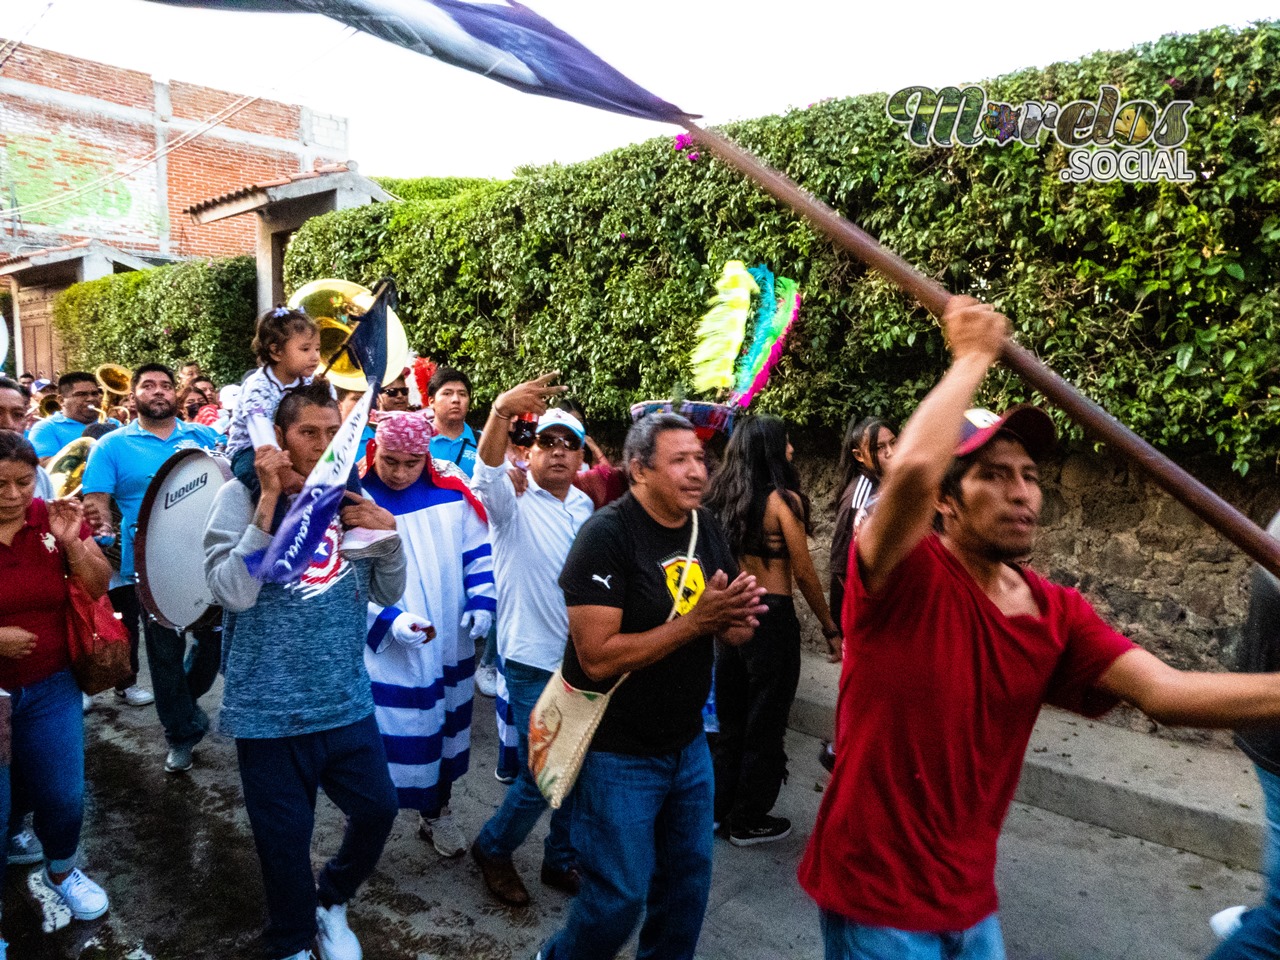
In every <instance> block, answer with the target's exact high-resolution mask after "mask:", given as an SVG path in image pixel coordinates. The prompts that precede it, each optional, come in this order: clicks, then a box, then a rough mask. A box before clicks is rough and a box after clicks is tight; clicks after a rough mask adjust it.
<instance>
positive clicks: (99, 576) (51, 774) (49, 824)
mask: <svg viewBox="0 0 1280 960" xmlns="http://www.w3.org/2000/svg"><path fill="white" fill-rule="evenodd" d="M36 463H37V460H36V452H35V450H34V449H33V448H32V446H31V444H29V443H28V442H27V441H26V440H24V439H23V438H22V436H21V435H20V434H17V433H11V432H9V431H7V430H0V688H3V689H4V691H5V692H7V693H8V694H9V696H10V697H11V698H12V707H13V709H12V733H13V750H12V761H11V764H12V765H11V767H10V768H8V769H5V770H4V772H3V774H0V813H8V812H9V809H10V799H12V807H11V809H12V813H11V815H10V816H9V817H8V818H7V819H8V821H9V823H10V824H11V825H12V826H18V827H20V825H21V823H22V820H23V817H24V816H25V815H26V814H27V813H28V812H32V813H34V814H35V820H34V826H35V833H36V837H37V838H38V840H39V841H40V843H41V844H42V845H43V848H44V859H45V868H44V869H43V870H42V871H41V879H42V880H43V882H44V884H45V885H46V886H47V887H48V888H49V889H51V890H52V891H53V892H54V893H55V894H57V896H58V897H60V898H61V899H62V901H63V902H64V903H65V904H66V906H67V908H68V909H69V910H70V911H71V914H72V916H74V917H75V918H76V919H79V920H92V919H94V918H96V917H100V916H102V914H104V913H106V912H107V895H106V893H105V892H104V891H103V890H102V888H101V887H99V886H98V885H97V884H96V883H94V882H93V881H92V880H90V879H89V878H88V877H86V876H85V875H84V874H83V873H81V872H80V871H79V870H78V869H76V865H75V860H76V850H77V848H78V847H79V844H80V826H81V823H82V821H83V819H84V714H83V708H82V706H81V700H80V688H79V687H78V686H77V685H76V681H75V678H74V677H73V676H72V675H71V669H70V667H71V662H70V657H69V654H68V649H67V612H68V611H67V604H68V603H69V600H68V593H67V582H66V577H67V575H70V576H73V577H75V578H76V579H77V580H78V581H79V582H80V584H81V586H83V587H84V588H85V590H86V591H87V592H88V593H89V594H90V595H91V596H94V597H101V596H102V595H103V594H104V593H106V590H107V584H108V581H109V580H110V578H111V567H110V565H109V564H108V563H107V561H106V558H104V557H103V555H102V551H100V550H99V549H98V546H97V544H96V543H94V542H93V539H92V536H91V531H90V529H89V527H88V526H87V525H86V524H85V522H84V516H83V513H82V510H81V507H80V504H79V502H77V501H74V500H57V501H53V502H51V503H45V501H43V500H37V499H35V498H34V497H35V486H36ZM10 779H11V781H12V793H11V791H10V789H9V788H10ZM0 822H4V821H3V820H0ZM12 832H13V830H12V828H11V830H10V833H11V834H12ZM2 867H3V859H2V858H0V869H2ZM0 879H2V878H0ZM0 944H3V941H0ZM3 950H4V948H3V946H0V957H3V956H4V953H3Z"/></svg>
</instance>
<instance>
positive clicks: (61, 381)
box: [28, 370, 120, 466]
mask: <svg viewBox="0 0 1280 960" xmlns="http://www.w3.org/2000/svg"><path fill="white" fill-rule="evenodd" d="M58 400H59V402H60V403H61V404H62V409H61V410H60V411H59V412H58V413H55V414H54V415H53V416H51V417H46V418H45V419H43V420H37V421H36V424H35V426H33V427H32V428H31V435H30V436H29V438H28V439H29V440H30V441H31V445H32V446H33V447H35V448H36V456H38V457H39V458H40V464H41V466H47V465H48V463H49V460H50V459H52V457H53V455H54V454H55V453H57V452H58V451H59V450H61V449H62V448H63V447H65V446H66V445H67V444H68V443H70V442H71V441H72V440H78V439H79V438H80V436H81V435H82V434H83V433H84V428H85V427H87V426H88V425H89V424H91V423H94V422H96V421H97V419H98V408H99V407H100V406H101V405H102V387H101V386H99V384H98V381H97V378H96V377H94V375H93V374H92V373H88V372H86V371H84V370H73V371H72V372H71V373H64V374H63V375H62V376H61V377H59V378H58ZM107 422H108V423H113V424H115V425H116V426H117V427H118V426H120V421H119V420H115V419H112V420H108V421H107Z"/></svg>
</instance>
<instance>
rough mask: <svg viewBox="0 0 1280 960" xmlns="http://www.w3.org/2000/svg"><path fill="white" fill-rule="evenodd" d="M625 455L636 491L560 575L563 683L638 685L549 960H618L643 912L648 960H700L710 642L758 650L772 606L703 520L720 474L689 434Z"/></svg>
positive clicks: (587, 778)
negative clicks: (760, 627) (714, 477)
mask: <svg viewBox="0 0 1280 960" xmlns="http://www.w3.org/2000/svg"><path fill="white" fill-rule="evenodd" d="M623 459H624V461H625V462H626V464H627V469H628V471H629V474H630V479H631V491H630V493H628V494H627V495H625V496H623V497H622V498H621V499H620V500H616V501H614V502H613V503H611V504H609V505H608V506H607V507H605V508H604V509H602V510H599V511H597V512H596V513H595V515H593V516H592V517H591V519H590V520H588V521H587V522H586V523H585V524H584V525H583V527H582V530H581V531H580V532H579V534H578V537H577V539H576V540H575V541H574V544H573V547H572V549H571V550H570V551H569V557H568V560H567V561H566V562H565V567H564V571H563V572H562V573H561V575H560V586H561V588H562V589H563V590H564V595H565V602H566V604H567V605H568V608H569V636H570V639H569V644H568V646H567V647H566V649H565V654H564V663H563V666H562V670H563V671H564V677H565V679H566V680H567V681H568V682H569V683H571V684H573V685H574V686H576V687H579V688H581V689H586V690H597V691H604V690H608V689H610V688H611V687H612V686H613V685H614V684H615V683H616V682H617V680H618V678H619V677H620V676H622V675H623V674H626V673H630V676H629V677H628V678H627V681H626V683H624V684H623V685H622V686H621V687H620V688H619V689H618V691H617V692H616V693H615V694H614V695H613V699H612V701H611V702H610V704H609V708H608V710H607V711H606V712H605V715H604V719H603V721H602V722H601V724H600V727H599V729H598V730H597V732H596V735H595V738H594V739H593V740H592V743H591V750H590V752H589V753H588V754H587V758H586V760H585V761H584V763H583V765H582V772H581V773H580V774H579V776H578V782H577V784H576V786H575V787H574V791H575V793H574V810H573V824H572V827H571V839H572V841H573V847H574V850H575V851H576V852H577V855H578V870H579V873H580V875H581V885H580V888H579V892H578V896H577V898H576V899H575V900H574V902H573V907H572V909H571V910H570V912H569V916H568V919H567V920H566V922H565V925H564V927H563V928H562V929H561V930H560V931H559V932H558V933H556V935H555V936H553V937H552V938H551V940H550V941H548V942H547V944H546V946H544V947H543V949H542V951H541V953H540V954H539V957H540V958H542V960H552V958H554V960H609V958H612V957H614V956H616V955H617V953H618V951H619V950H620V949H622V946H623V944H625V943H626V942H627V940H628V939H630V937H631V933H632V931H633V930H634V929H635V927H636V924H637V923H639V921H640V917H641V915H642V914H643V913H645V910H646V905H648V915H647V916H646V917H645V921H644V926H643V927H642V928H641V930H640V949H639V952H638V956H642V957H645V956H651V955H655V956H656V955H660V956H662V957H664V958H672V960H677V958H692V957H693V955H694V948H695V947H696V946H697V943H698V934H699V933H700V932H701V929H702V917H703V914H704V913H705V912H706V906H707V895H708V892H709V891H710V888H711V843H712V822H711V815H712V797H713V793H714V778H713V775H712V768H711V756H710V753H709V751H708V749H707V741H706V738H705V736H703V733H702V705H703V703H704V702H705V701H706V699H707V694H708V692H709V691H710V689H711V664H712V657H713V652H712V650H713V642H714V639H715V638H716V637H719V638H720V639H722V640H723V641H725V642H726V643H732V644H740V643H744V642H746V641H747V640H748V639H750V637H751V635H752V633H753V632H754V630H755V627H756V625H757V622H758V621H757V620H756V617H757V616H759V614H761V613H763V612H764V611H765V609H766V608H765V607H764V606H762V605H761V604H760V597H761V596H762V595H763V594H764V591H763V590H762V589H760V588H758V587H757V586H756V581H755V578H754V577H751V576H748V575H746V574H739V573H738V570H737V564H735V563H734V560H733V555H732V553H731V552H730V550H729V545H728V543H727V542H726V540H725V536H724V532H723V531H722V530H721V528H720V525H719V523H717V522H716V520H715V518H714V517H712V516H711V514H710V513H708V512H707V511H705V510H700V509H699V503H700V502H701V500H702V493H703V488H704V487H705V486H706V480H707V468H706V464H705V462H704V459H703V452H702V445H701V443H699V441H698V439H697V437H696V436H695V434H694V432H693V426H692V424H690V423H689V421H687V420H685V419H684V418H683V417H680V416H676V415H674V414H651V415H650V416H648V417H645V418H644V419H642V420H640V421H639V422H638V423H637V424H635V425H634V426H633V427H632V428H631V432H630V433H628V434H627V441H626V446H625V448H624V451H623ZM695 510H697V511H698V536H697V542H696V544H695V546H694V549H693V562H692V564H691V566H690V569H689V570H688V574H687V576H684V574H685V570H684V567H685V562H686V559H685V558H686V556H687V555H688V553H689V541H690V537H691V535H692V531H693V512H694V511H695ZM682 578H683V588H681V580H682ZM673 606H674V608H675V612H676V616H675V617H674V618H673V619H670V620H668V617H669V616H670V614H671V611H672V607H673Z"/></svg>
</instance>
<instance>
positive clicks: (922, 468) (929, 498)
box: [849, 297, 1009, 593]
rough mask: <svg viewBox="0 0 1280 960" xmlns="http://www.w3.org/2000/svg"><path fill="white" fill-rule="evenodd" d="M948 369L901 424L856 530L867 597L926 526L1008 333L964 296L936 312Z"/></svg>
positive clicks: (997, 317)
mask: <svg viewBox="0 0 1280 960" xmlns="http://www.w3.org/2000/svg"><path fill="white" fill-rule="evenodd" d="M942 329H943V332H944V334H945V335H946V340H947V345H948V347H949V348H950V350H951V358H952V359H951V366H950V367H949V368H948V369H947V372H946V373H945V374H944V375H943V377H942V379H941V380H940V381H938V385H937V386H936V387H934V388H933V389H932V390H930V391H929V394H928V396H926V397H925V398H924V400H922V401H921V402H920V406H918V407H917V408H916V410H915V412H914V413H913V414H912V415H911V417H910V419H908V420H907V422H906V424H905V425H904V426H903V428H902V433H901V434H900V435H899V437H898V444H897V446H896V447H895V449H894V453H893V459H892V460H891V461H890V462H889V465H888V467H887V468H886V469H885V477H884V484H883V485H882V486H881V488H880V496H879V498H878V499H877V501H876V508H875V510H874V511H873V512H872V514H871V516H870V517H869V518H868V519H867V521H866V523H865V524H864V525H863V527H862V529H861V530H860V531H859V533H858V560H859V561H860V563H859V569H858V570H853V569H851V570H850V571H849V575H850V576H857V575H859V574H860V575H861V576H862V577H863V584H864V585H865V587H866V588H867V590H868V591H869V592H871V593H876V592H877V591H879V590H880V588H881V587H883V586H884V585H885V582H886V581H887V580H888V577H889V574H891V573H892V572H893V570H894V568H896V567H897V566H898V564H899V563H901V562H902V561H903V560H904V559H905V558H906V556H907V555H908V554H909V553H910V552H911V551H912V550H914V549H915V546H916V544H918V543H919V542H920V541H921V540H922V539H923V538H924V537H925V536H926V535H927V534H928V533H929V527H930V525H931V524H932V523H933V515H934V510H935V507H936V504H937V501H938V491H939V488H940V487H941V485H942V479H943V477H944V476H945V475H946V472H947V467H949V466H950V464H951V460H952V457H953V454H954V452H955V449H956V445H957V444H958V443H959V442H960V429H961V425H962V423H963V420H964V413H965V411H966V410H967V409H968V408H969V407H970V406H971V405H972V403H973V396H974V394H975V393H977V392H978V387H979V385H980V384H981V383H982V379H983V377H985V376H986V374H987V370H988V369H989V368H990V367H991V365H992V364H993V363H995V361H996V358H997V357H998V356H999V355H1000V348H1001V346H1002V345H1003V344H1004V341H1005V338H1006V337H1008V335H1009V321H1008V319H1006V318H1005V316H1004V315H1003V314H1001V313H997V312H996V311H995V310H994V309H992V308H991V307H990V306H988V305H987V304H985V303H979V302H978V301H977V300H974V299H973V298H971V297H952V298H951V301H950V302H949V303H948V304H947V309H946V311H945V312H944V313H943V315H942Z"/></svg>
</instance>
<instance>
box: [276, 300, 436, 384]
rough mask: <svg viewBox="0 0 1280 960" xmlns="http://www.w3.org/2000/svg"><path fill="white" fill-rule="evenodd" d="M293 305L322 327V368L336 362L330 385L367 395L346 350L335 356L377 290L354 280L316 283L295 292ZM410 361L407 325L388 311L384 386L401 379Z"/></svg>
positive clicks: (328, 376)
mask: <svg viewBox="0 0 1280 960" xmlns="http://www.w3.org/2000/svg"><path fill="white" fill-rule="evenodd" d="M289 306H290V307H292V308H293V309H294V310H301V311H303V312H304V313H306V314H307V316H309V317H310V318H311V319H312V320H314V321H315V322H316V326H318V327H319V328H320V360H321V369H323V368H324V366H325V365H326V364H328V363H329V361H330V360H333V365H332V366H330V367H329V372H328V373H326V374H325V378H326V379H327V380H328V381H329V383H331V384H333V386H335V387H340V388H341V389H343V390H355V391H357V392H359V393H363V392H364V391H365V390H366V389H367V388H368V385H369V384H368V381H367V380H366V379H365V376H364V373H363V372H361V370H360V367H359V366H358V365H357V364H355V363H353V362H352V361H351V358H350V357H349V356H347V355H346V353H345V351H344V352H343V354H342V355H341V356H338V357H337V358H335V357H334V354H336V353H338V351H339V350H341V349H342V345H343V344H344V343H346V341H347V338H348V337H349V336H351V331H352V324H353V323H354V322H355V321H357V320H359V319H360V316H361V315H362V314H363V313H364V312H365V311H366V310H368V309H369V308H370V307H371V306H373V291H371V290H370V289H369V288H368V287H363V286H361V285H360V284H358V283H352V282H351V281H350V280H338V279H336V278H329V279H325V280H312V281H311V282H310V283H308V284H307V285H306V286H303V287H299V288H298V289H297V290H296V291H295V292H294V294H293V296H292V297H290V298H289ZM410 359H411V357H410V353H409V338H408V337H407V336H406V335H405V332H404V324H402V323H401V322H400V318H399V317H397V316H396V314H395V311H394V310H390V309H388V310H387V372H386V374H385V375H384V376H383V378H382V384H381V385H382V386H384V387H385V386H386V385H387V384H389V383H391V382H392V381H393V380H395V379H396V378H397V377H399V376H400V375H401V374H402V373H403V372H404V368H405V367H407V366H408V365H409V362H410Z"/></svg>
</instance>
